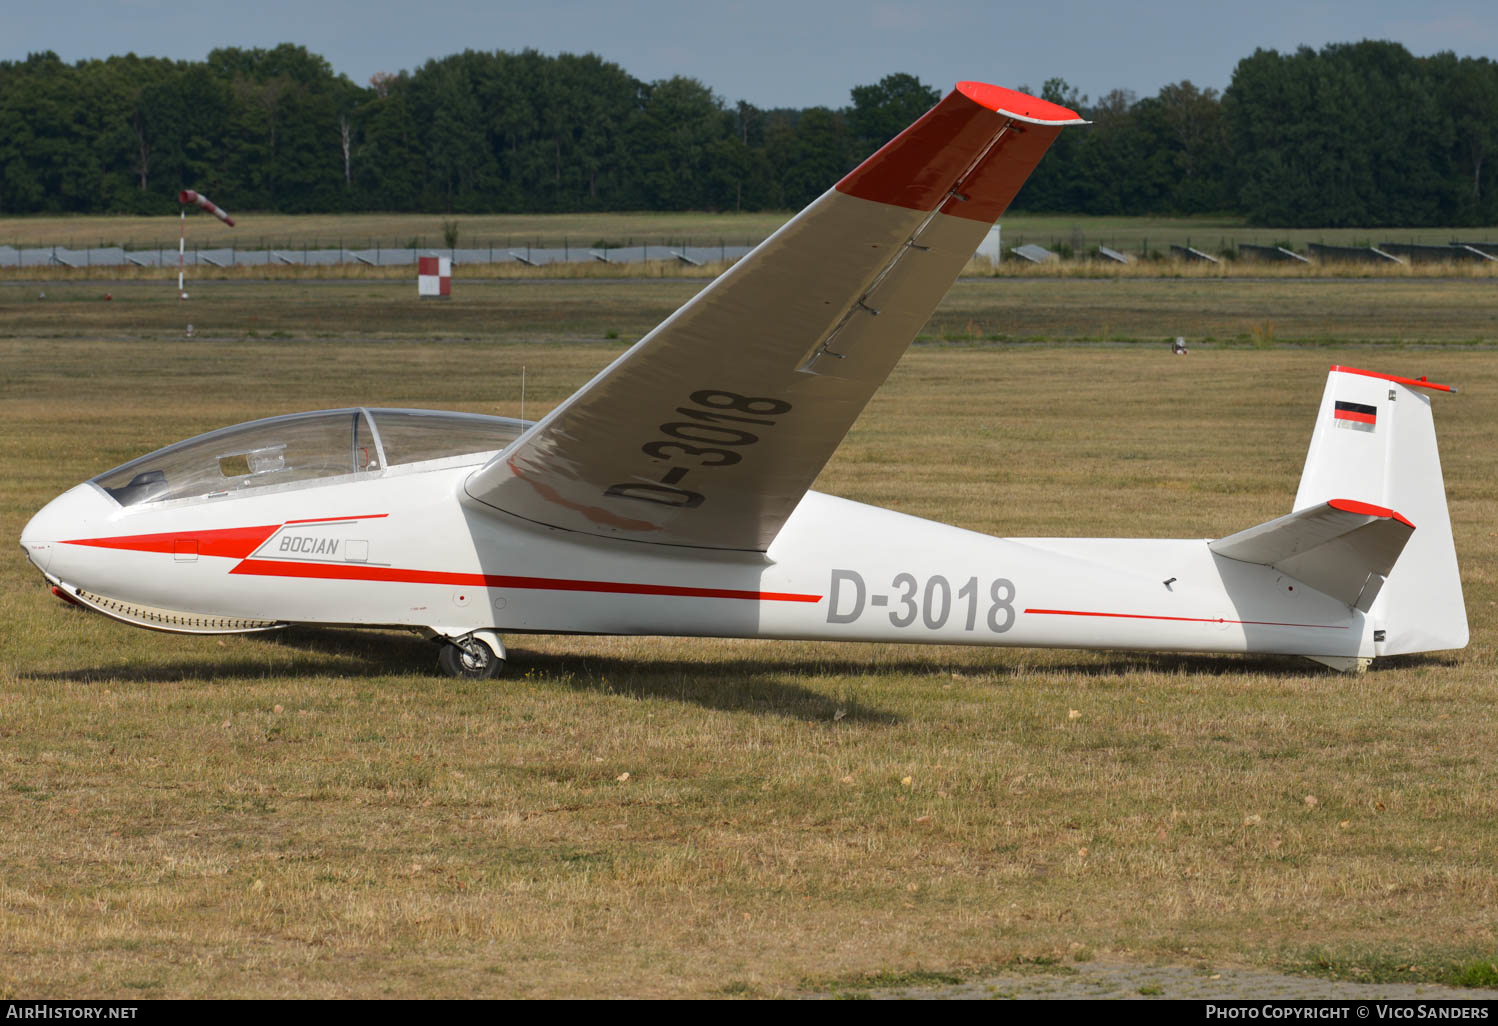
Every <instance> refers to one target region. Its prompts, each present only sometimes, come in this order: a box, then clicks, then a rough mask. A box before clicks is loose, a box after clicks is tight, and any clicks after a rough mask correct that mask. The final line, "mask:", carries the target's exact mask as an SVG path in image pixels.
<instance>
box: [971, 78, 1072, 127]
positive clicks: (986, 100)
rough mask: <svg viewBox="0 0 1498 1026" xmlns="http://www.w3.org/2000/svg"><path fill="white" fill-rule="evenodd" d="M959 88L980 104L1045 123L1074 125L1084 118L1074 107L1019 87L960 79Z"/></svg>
mask: <svg viewBox="0 0 1498 1026" xmlns="http://www.w3.org/2000/svg"><path fill="white" fill-rule="evenodd" d="M957 91H958V92H959V93H961V94H962V95H963V96H966V97H967V98H968V99H969V100H972V101H973V102H974V103H976V104H977V105H978V106H980V107H985V108H987V109H988V110H991V111H995V112H1002V113H1004V114H1014V115H1018V116H1019V117H1022V118H1026V119H1028V120H1030V121H1037V122H1039V123H1041V124H1043V125H1071V124H1076V123H1078V122H1080V121H1081V120H1082V119H1081V118H1080V117H1079V116H1078V115H1077V112H1076V111H1074V110H1068V109H1067V108H1065V107H1063V106H1061V105H1060V104H1059V103H1052V102H1051V101H1050V100H1042V99H1040V97H1038V96H1031V95H1030V94H1029V93H1022V92H1020V91H1019V90H1018V89H1005V88H1004V87H1003V86H996V85H989V84H988V83H987V82H958V83H957Z"/></svg>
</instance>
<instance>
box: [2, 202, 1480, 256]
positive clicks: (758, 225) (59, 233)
mask: <svg viewBox="0 0 1498 1026" xmlns="http://www.w3.org/2000/svg"><path fill="white" fill-rule="evenodd" d="M235 213H236V214H237V220H238V226H237V227H234V228H230V227H228V226H227V225H224V224H222V223H221V222H219V221H217V220H215V219H214V218H212V217H210V216H208V215H206V214H199V213H196V212H195V213H194V214H193V216H192V217H191V218H190V219H189V220H188V224H187V232H188V245H190V246H197V247H200V248H205V249H207V248H214V247H220V246H238V247H240V248H243V249H268V248H288V249H300V248H302V247H303V246H307V247H309V248H318V247H326V248H338V247H340V246H346V247H348V248H350V249H364V248H374V247H375V246H377V245H378V246H382V247H384V248H387V249H388V248H398V247H405V246H408V245H410V244H411V242H412V240H416V245H417V246H420V247H441V246H443V245H445V243H444V241H443V228H444V225H445V224H446V223H448V222H456V223H457V229H458V245H459V247H470V248H471V247H485V246H494V247H495V248H496V249H499V248H501V247H504V248H509V247H511V246H525V245H527V244H529V245H534V246H537V247H547V246H555V247H560V246H561V245H562V244H563V241H564V240H565V241H566V242H567V243H568V244H570V245H572V246H576V247H587V246H592V245H594V244H595V243H597V242H600V241H604V242H609V243H611V244H613V245H623V244H626V243H632V244H635V245H638V244H640V243H644V242H649V243H668V242H671V243H675V242H689V243H693V244H698V245H717V244H718V242H719V241H720V240H721V241H724V242H727V243H728V244H730V245H734V244H741V243H754V242H759V241H760V240H762V239H764V238H765V237H766V236H768V235H769V234H770V233H771V232H773V231H774V230H775V229H776V228H778V227H780V225H781V224H783V223H784V222H785V221H786V219H787V218H789V217H790V212H788V211H770V212H763V213H718V214H710V213H698V212H682V213H651V212H642V213H618V214H312V215H292V214H258V213H255V212H253V211H251V212H237V211H236V212H235ZM1002 226H1003V239H1004V244H1005V245H1006V246H1017V245H1022V244H1023V243H1026V242H1033V243H1039V244H1040V245H1042V246H1046V247H1047V248H1052V249H1054V248H1056V247H1058V246H1068V247H1070V248H1072V249H1073V250H1075V251H1076V252H1078V253H1082V252H1084V251H1087V250H1095V249H1096V248H1097V246H1098V245H1099V244H1101V245H1106V246H1108V247H1110V248H1113V249H1118V250H1121V251H1124V252H1126V253H1129V254H1138V253H1140V252H1145V251H1155V252H1168V251H1169V249H1170V247H1171V246H1172V245H1193V246H1196V247H1197V248H1198V249H1203V250H1206V251H1208V252H1214V253H1215V252H1218V251H1219V250H1223V249H1230V248H1233V247H1235V246H1237V245H1238V244H1239V243H1249V244H1255V245H1289V246H1292V247H1293V248H1295V249H1297V250H1300V251H1304V250H1305V247H1306V244H1307V243H1311V242H1315V243H1325V244H1327V245H1333V246H1366V245H1370V244H1376V243H1380V242H1399V243H1421V244H1429V245H1438V246H1444V245H1446V244H1447V243H1449V242H1451V241H1453V240H1455V239H1460V240H1463V241H1479V242H1482V241H1490V242H1491V241H1498V230H1493V229H1473V228H1388V229H1384V228H1325V229H1323V228H1255V227H1249V226H1247V225H1245V224H1244V223H1243V221H1242V219H1241V218H1234V217H1226V216H1215V217H1213V216H1206V217H1091V216H1086V215H1074V214H1024V213H1012V214H1008V215H1006V216H1005V217H1004V219H1003V221H1002ZM178 230H179V226H178V219H177V218H176V217H173V216H168V217H126V216H107V217H91V216H90V217H82V216H79V217H70V216H34V217H0V245H12V246H17V247H22V246H67V247H68V248H83V247H90V246H108V245H122V246H125V247H127V248H130V249H148V248H160V249H175V248H176V246H177V236H178Z"/></svg>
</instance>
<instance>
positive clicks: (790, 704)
mask: <svg viewBox="0 0 1498 1026" xmlns="http://www.w3.org/2000/svg"><path fill="white" fill-rule="evenodd" d="M245 638H246V640H249V641H253V642H255V643H256V644H257V645H265V646H275V647H279V648H289V649H295V650H297V651H298V652H299V653H301V655H299V657H298V659H297V662H296V665H295V667H277V666H268V665H266V664H265V663H263V662H260V661H258V660H251V659H229V660H224V659H215V660H210V661H203V662H190V661H184V660H179V661H176V662H171V663H141V664H134V665H132V664H124V665H113V666H110V665H104V666H96V667H85V668H78V669H71V670H56V671H36V672H29V673H23V674H21V675H20V676H21V677H22V678H23V679H26V680H55V681H68V682H73V683H88V682H92V681H105V680H116V681H131V682H157V681H194V682H228V681H242V680H246V679H251V680H253V679H263V678H266V677H269V676H282V675H285V674H286V673H289V672H295V673H297V674H299V675H326V676H333V677H358V678H366V677H368V678H374V677H389V676H399V675H402V674H412V675H417V676H429V675H430V672H431V671H430V662H431V658H430V655H431V647H432V643H431V642H430V641H426V640H424V639H421V638H418V637H415V636H407V635H402V634H379V635H371V634H370V633H368V632H365V631H356V630H342V629H337V628H306V627H296V628H289V629H286V630H283V631H277V632H274V633H266V634H251V635H246V636H245ZM511 654H512V657H513V662H512V666H513V668H514V671H515V672H516V673H517V675H521V674H524V675H534V676H538V677H540V678H541V679H542V680H549V681H551V682H554V683H559V684H562V685H563V686H565V687H568V688H571V689H572V690H574V691H579V692H593V693H597V694H615V695H629V696H633V697H638V698H662V699H668V700H672V701H678V702H683V703H690V704H693V705H698V706H701V707H703V708H707V709H716V710H719V711H724V712H738V711H744V712H753V713H757V714H764V715H772V716H783V717H789V718H793V719H800V720H804V721H806V722H823V721H830V720H834V719H836V720H839V721H843V720H845V721H848V722H852V723H860V724H878V725H884V726H895V725H898V724H900V723H903V722H904V719H905V718H904V717H902V716H899V715H897V714H895V713H892V712H889V711H886V710H883V709H880V708H878V707H877V706H873V705H869V704H867V703H865V702H861V701H858V700H855V699H852V698H848V697H838V696H834V695H828V694H825V693H823V692H820V691H815V690H812V689H811V688H807V687H803V686H801V685H798V684H795V683H788V682H786V681H785V680H781V679H776V678H783V677H806V678H813V679H815V678H852V679H855V680H860V681H863V682H867V683H868V684H869V685H870V686H872V687H877V686H878V681H879V680H881V679H885V678H892V677H899V676H908V675H916V676H929V675H932V674H940V673H945V672H947V670H948V669H949V668H951V667H952V665H953V664H952V662H951V661H950V660H942V659H941V658H939V655H938V654H935V653H934V654H933V657H932V658H929V659H923V658H904V659H896V660H885V661H882V662H878V663H868V662H862V661H859V660H851V659H836V658H831V659H828V658H818V657H816V656H815V655H808V656H800V657H794V658H784V657H781V658H773V657H772V658H768V659H765V658H756V659H733V660H726V661H724V660H714V661H711V662H698V661H695V660H693V659H690V658H680V659H646V660H642V659H637V658H619V657H613V656H599V655H573V654H568V653H560V654H552V653H541V652H528V651H526V650H524V649H519V648H516V649H512V653H511ZM1458 664H1459V659H1458V658H1456V657H1454V656H1449V655H1424V654H1420V655H1406V656H1396V657H1390V658H1388V659H1387V660H1384V661H1381V662H1380V664H1379V666H1378V668H1377V669H1376V670H1374V671H1373V672H1388V671H1395V670H1400V669H1414V668H1420V667H1441V668H1451V667H1454V666H1457V665H1458ZM955 672H957V673H959V674H960V675H961V677H962V678H964V679H967V680H968V681H969V682H971V683H976V684H978V685H979V686H990V687H1006V686H1012V685H1013V684H1016V683H1018V682H1020V681H1022V680H1025V679H1028V678H1031V677H1035V676H1040V675H1053V674H1072V675H1076V676H1080V677H1085V678H1093V679H1097V680H1105V679H1121V678H1125V677H1128V676H1131V675H1135V674H1141V673H1157V674H1173V675H1174V674H1179V675H1183V676H1185V675H1190V676H1196V677H1225V676H1230V675H1239V674H1257V675H1260V676H1264V677H1269V678H1274V679H1292V678H1302V677H1306V676H1307V675H1308V673H1310V674H1315V673H1316V671H1315V670H1308V668H1307V667H1306V665H1305V664H1304V663H1303V662H1301V661H1298V660H1296V659H1293V658H1289V657H1282V656H1260V657H1247V658H1232V657H1224V656H1220V655H1193V654H1189V653H1188V654H1175V653H1150V652H1117V653H1112V654H1111V655H1104V656H1101V657H1098V658H1094V659H1087V660H1070V661H1067V662H1060V663H1050V664H1044V665H1032V664H1028V663H1025V662H1019V663H1014V664H1005V663H999V662H995V663H993V664H989V665H981V666H974V665H972V664H971V663H965V662H964V663H960V664H958V665H957V667H956V671H955ZM490 686H492V687H493V688H494V689H495V691H496V694H497V697H502V695H503V691H504V688H505V686H506V685H505V684H504V683H503V682H496V683H495V684H493V685H490ZM839 712H841V713H842V715H840V716H839V715H838V713H839Z"/></svg>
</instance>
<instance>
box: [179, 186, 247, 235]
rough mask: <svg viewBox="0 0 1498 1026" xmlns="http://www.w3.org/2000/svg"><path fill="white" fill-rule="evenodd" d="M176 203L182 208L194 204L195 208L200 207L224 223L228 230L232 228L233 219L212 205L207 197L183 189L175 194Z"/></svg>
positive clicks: (211, 201)
mask: <svg viewBox="0 0 1498 1026" xmlns="http://www.w3.org/2000/svg"><path fill="white" fill-rule="evenodd" d="M177 202H178V203H181V204H182V205H184V206H186V205H187V204H189V203H193V204H196V205H197V206H200V207H202V208H203V209H204V210H206V211H208V212H209V213H210V214H212V215H213V216H214V217H216V218H218V219H219V220H220V221H222V222H224V224H226V225H228V226H229V227H230V228H233V227H234V218H232V217H230V216H229V215H228V214H227V213H226V212H225V211H223V210H220V209H219V208H218V206H217V205H215V204H214V202H213V200H211V199H209V198H208V197H207V196H199V195H198V194H197V193H195V192H193V191H192V190H191V189H183V190H182V191H181V192H179V193H177Z"/></svg>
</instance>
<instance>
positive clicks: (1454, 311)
mask: <svg viewBox="0 0 1498 1026" xmlns="http://www.w3.org/2000/svg"><path fill="white" fill-rule="evenodd" d="M703 285H704V282H703V281H701V280H699V279H691V278H679V279H678V278H669V277H668V278H666V279H664V280H661V279H646V278H635V279H627V280H609V279H587V278H579V279H543V280H529V279H516V280H508V279H492V280H467V281H463V280H460V281H458V282H456V283H455V284H454V292H453V297H452V299H451V300H446V301H434V300H421V299H418V298H417V296H416V288H415V283H414V282H412V281H411V280H410V279H405V280H401V281H379V280H370V281H361V280H349V281H342V282H333V283H328V282H315V281H284V282H283V281H260V280H244V281H233V282H199V283H195V284H193V285H191V286H190V291H191V293H192V298H191V299H190V300H188V301H187V302H186V303H183V302H179V301H178V300H177V298H176V286H175V282H174V281H173V282H168V281H162V280H154V281H150V280H148V281H138V282H119V283H89V284H79V283H47V284H45V285H30V284H17V283H11V284H0V338H5V337H12V338H21V337H46V338H54V337H55V338H74V337H78V336H80V335H82V336H92V337H98V338H116V339H127V338H128V339H134V340H137V341H141V342H165V341H167V340H173V341H175V340H181V339H182V338H183V335H184V333H185V330H186V326H187V325H188V324H189V323H191V324H192V325H193V326H194V331H195V334H196V336H197V338H198V339H199V340H203V339H209V340H219V341H245V340H252V339H254V338H257V337H259V338H266V337H269V338H272V339H288V340H290V339H322V340H347V339H353V340H360V339H398V340H404V339H410V338H414V337H425V338H441V339H466V340H491V341H500V340H510V341H527V342H530V341H569V342H580V341H602V340H609V339H613V338H617V340H618V342H619V343H621V344H623V343H625V342H630V341H633V340H634V339H636V338H638V337H639V336H640V335H642V334H644V333H645V332H646V331H648V330H649V329H650V328H651V327H653V326H654V325H655V324H657V323H659V322H660V321H661V320H662V319H663V318H664V317H665V316H666V315H667V314H669V313H670V312H671V311H672V310H674V309H676V307H677V306H679V305H680V304H681V303H683V302H685V301H686V300H687V299H688V298H690V297H691V296H692V295H694V294H695V293H696V292H697V291H698V290H699V289H701V288H702V287H703ZM43 293H44V294H45V297H46V298H45V299H41V298H38V297H39V296H40V295H42V294H43ZM106 294H108V295H111V296H113V299H111V300H108V301H106V300H105V298H104V297H105V295H106ZM1177 335H1182V336H1185V337H1186V338H1187V340H1188V341H1189V342H1191V343H1192V344H1193V345H1197V344H1201V343H1203V342H1211V343H1213V344H1218V345H1233V346H1253V347H1260V348H1265V347H1272V346H1276V345H1283V344H1291V345H1307V344H1346V343H1368V342H1379V343H1383V344H1387V345H1407V344H1426V343H1433V342H1438V343H1462V344H1468V345H1472V344H1476V345H1487V344H1491V343H1492V342H1494V341H1495V340H1498V290H1495V289H1493V288H1491V287H1490V286H1488V285H1486V284H1483V283H1478V282H1472V281H1467V280H1464V279H1441V278H1431V279H1408V280H1393V279H1391V280H1369V281H1359V280H1344V279H1325V280H1300V281H1284V280H1278V279H1232V280H1222V279H1214V278H1204V279H1198V278H1179V279H1134V278H1125V279H1057V278H1039V277H1038V278H1025V279H1008V278H980V279H965V280H963V281H959V282H958V283H957V285H956V286H955V287H954V288H953V289H952V291H951V292H950V293H949V294H948V295H947V297H946V299H945V300H944V301H943V302H942V304H941V306H940V307H939V308H938V309H937V311H936V314H935V316H934V317H933V318H932V319H931V321H930V322H929V323H928V324H927V326H926V328H925V329H924V330H923V332H922V336H921V338H922V340H923V341H925V342H944V343H956V344H986V343H991V342H1017V341H1023V342H1047V341H1060V340H1065V341H1092V342H1120V341H1122V342H1142V343H1149V344H1157V343H1160V344H1163V342H1164V341H1165V340H1166V339H1173V338H1174V337H1175V336H1177ZM177 348H178V349H181V350H183V351H182V352H178V353H175V354H174V358H175V359H179V360H183V361H187V362H188V363H192V364H194V365H199V366H203V367H205V368H206V367H211V366H213V365H214V361H215V360H218V359H220V354H218V353H217V352H216V351H214V350H212V349H211V348H205V347H203V346H201V345H199V346H194V347H177ZM240 369H241V370H244V371H245V372H248V373H254V371H253V370H250V369H247V368H240ZM14 372H15V368H7V367H5V366H3V365H0V375H4V374H6V373H14ZM258 394H259V395H262V396H263V395H264V394H265V393H264V392H260V393H258ZM439 395H440V393H439Z"/></svg>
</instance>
